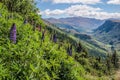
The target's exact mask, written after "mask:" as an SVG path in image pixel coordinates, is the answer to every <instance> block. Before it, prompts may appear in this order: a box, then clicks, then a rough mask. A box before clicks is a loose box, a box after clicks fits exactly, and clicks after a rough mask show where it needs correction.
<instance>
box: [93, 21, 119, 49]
mask: <svg viewBox="0 0 120 80" xmlns="http://www.w3.org/2000/svg"><path fill="white" fill-rule="evenodd" d="M119 31H120V21H119V20H107V21H106V22H105V23H104V24H103V25H101V26H100V27H99V28H97V29H96V30H95V33H94V35H95V36H96V37H97V39H98V40H99V41H101V42H103V43H105V44H110V45H114V46H115V47H116V48H119V46H120V36H119V35H120V32H119Z"/></svg>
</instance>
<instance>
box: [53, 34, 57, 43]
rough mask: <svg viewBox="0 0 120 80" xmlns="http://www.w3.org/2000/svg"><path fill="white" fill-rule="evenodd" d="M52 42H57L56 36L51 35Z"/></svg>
mask: <svg viewBox="0 0 120 80" xmlns="http://www.w3.org/2000/svg"><path fill="white" fill-rule="evenodd" d="M53 42H55V43H56V42H57V35H56V34H54V35H53Z"/></svg>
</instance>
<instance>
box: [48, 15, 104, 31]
mask: <svg viewBox="0 0 120 80" xmlns="http://www.w3.org/2000/svg"><path fill="white" fill-rule="evenodd" d="M46 20H47V21H49V22H50V23H53V24H55V25H56V26H58V27H60V28H66V29H72V30H75V31H77V32H91V31H92V30H93V29H95V28H97V27H98V26H100V25H101V24H102V23H103V22H104V21H102V20H97V19H92V18H83V17H69V18H60V19H54V18H48V19H46Z"/></svg>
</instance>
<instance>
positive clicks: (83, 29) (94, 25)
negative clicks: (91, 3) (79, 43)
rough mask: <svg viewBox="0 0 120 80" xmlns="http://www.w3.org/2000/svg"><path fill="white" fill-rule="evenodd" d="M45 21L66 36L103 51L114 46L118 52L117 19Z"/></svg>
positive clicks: (75, 18)
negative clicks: (68, 35) (61, 30)
mask: <svg viewBox="0 0 120 80" xmlns="http://www.w3.org/2000/svg"><path fill="white" fill-rule="evenodd" d="M45 20H46V21H49V22H50V23H52V24H54V25H55V26H57V27H59V28H60V29H63V31H66V32H67V33H68V34H71V35H73V36H75V37H77V38H79V39H81V40H83V41H85V42H87V43H89V44H91V45H94V46H97V47H99V48H101V49H103V50H107V49H109V48H111V46H114V47H116V49H117V50H118V51H120V50H119V47H120V32H119V31H120V20H119V19H108V20H97V19H92V18H83V17H71V18H70V17H68V18H60V19H54V18H48V19H45Z"/></svg>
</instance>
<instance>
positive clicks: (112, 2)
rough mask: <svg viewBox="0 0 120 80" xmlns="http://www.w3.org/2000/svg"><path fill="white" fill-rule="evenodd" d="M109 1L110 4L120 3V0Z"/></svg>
mask: <svg viewBox="0 0 120 80" xmlns="http://www.w3.org/2000/svg"><path fill="white" fill-rule="evenodd" d="M107 3H108V4H116V5H120V0H109V1H108V2H107Z"/></svg>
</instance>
